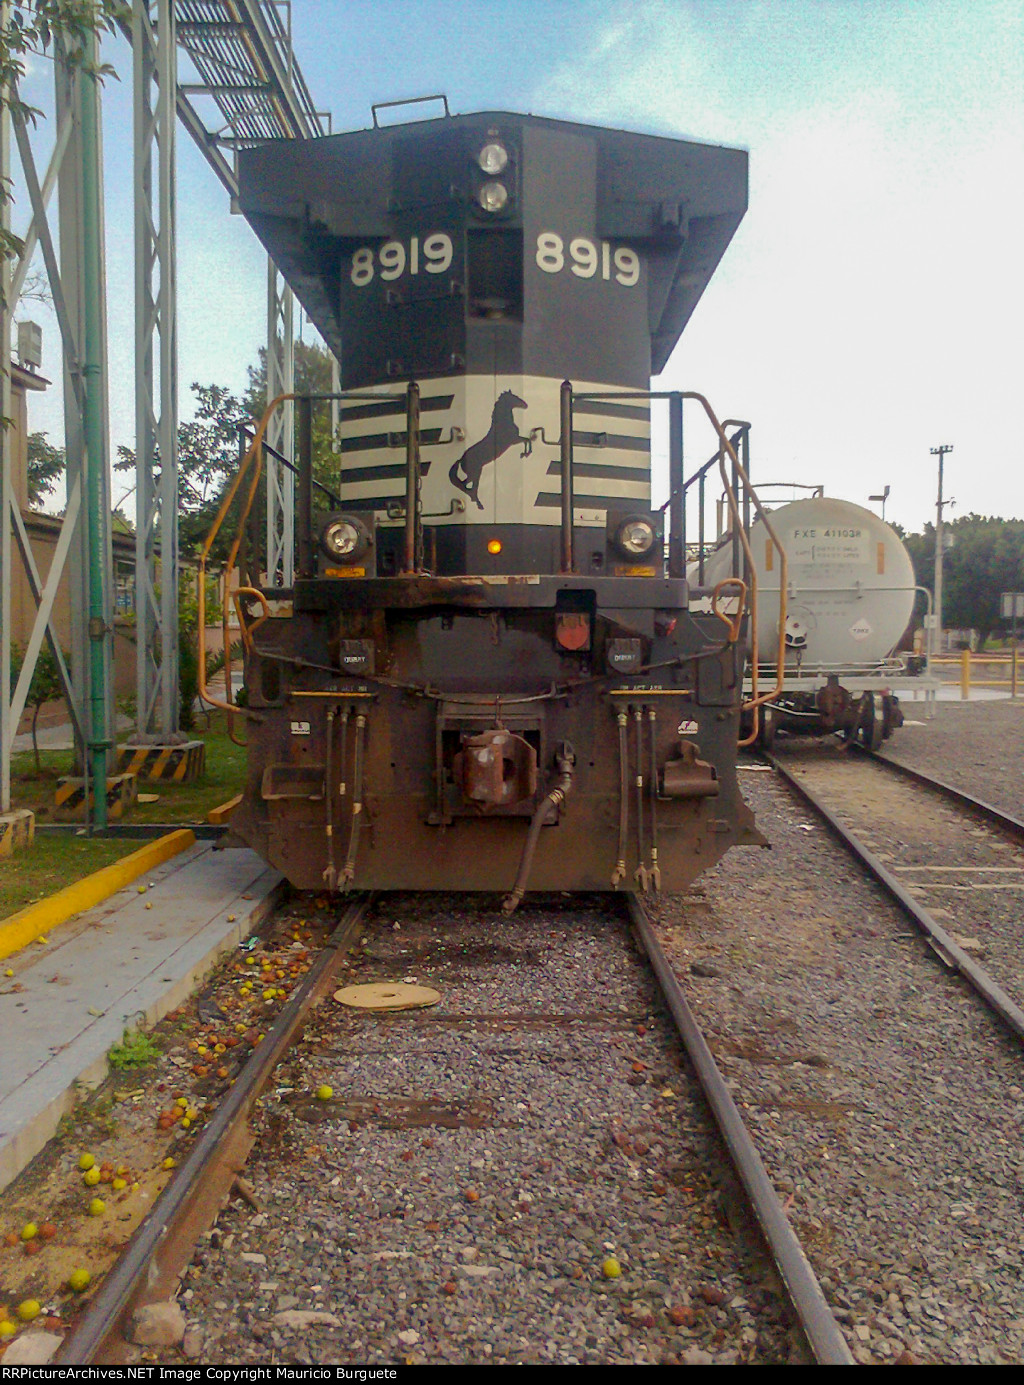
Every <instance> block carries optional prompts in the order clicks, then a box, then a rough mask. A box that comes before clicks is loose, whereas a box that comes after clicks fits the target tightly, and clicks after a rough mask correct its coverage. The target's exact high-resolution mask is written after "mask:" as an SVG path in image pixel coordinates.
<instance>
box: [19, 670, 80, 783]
mask: <svg viewBox="0 0 1024 1385" xmlns="http://www.w3.org/2000/svg"><path fill="white" fill-rule="evenodd" d="M67 660H68V656H67V655H65V662H67ZM23 663H24V656H23V654H22V651H21V649H20V648H19V647H18V646H13V647H12V649H11V694H12V696H13V693H14V689H15V688H16V687H17V686H18V679H19V677H20V676H21V668H22V664H23ZM63 695H64V689H63V687H62V686H61V681H60V673H59V672H58V670H57V660H56V659H55V658H54V657H53V651H52V650H51V648H50V646H49V644H48V643H46V642H44V644H43V646H42V648H41V649H40V651H39V657H38V658H37V659H36V666H35V670H34V671H33V674H32V681H31V683H30V684H29V685H28V697H27V698H26V701H25V705H26V706H27V707H31V708H32V749H33V750H34V751H35V756H36V774H39V773H40V771H41V768H42V766H41V764H40V761H39V742H38V739H37V736H36V728H37V725H38V722H39V712H40V710H41V709H42V707H44V706H45V704H46V703H47V702H56V701H57V699H58V698H59V697H63Z"/></svg>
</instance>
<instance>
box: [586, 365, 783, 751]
mask: <svg viewBox="0 0 1024 1385" xmlns="http://www.w3.org/2000/svg"><path fill="white" fill-rule="evenodd" d="M575 398H577V399H580V400H601V399H614V400H624V399H645V400H651V399H668V400H673V399H693V400H695V401H696V402H697V403H698V404H700V406H701V408H702V409H703V410H704V412H705V414H706V415H707V418H708V421H709V423H710V424H711V426H712V428H713V429H714V430H715V434H716V435H717V437H718V445H719V450H718V466H719V471H720V472H721V475H722V485H723V486H724V488H725V493H726V496H727V498H728V501H729V511H730V514H731V515H732V518H733V523H734V524H735V526H736V530H737V531H738V533H739V537H740V543H741V544H742V547H743V552H744V556H745V557H746V560H747V565H748V568H749V572H748V574H747V575H748V577H749V588H748V591H749V595H750V607H749V609H750V633H751V647H752V648H753V649H754V650H756V649H757V567H756V564H755V562H754V555H753V552H752V550H751V547H750V540H749V538H748V537H747V535H746V533H745V532H744V530H743V526H742V524H741V523H740V513H739V505H738V504H737V501H736V494H735V491H734V490H733V487H732V485H731V484H730V481H729V477H728V475H727V474H726V470H725V455H724V454H725V453H726V452H728V454H729V457H730V458H731V460H732V464H733V469H734V472H735V474H736V475H737V476H739V478H740V479H741V480H742V482H743V485H744V487H745V493H747V494H749V495H750V498H751V499H752V500H753V502H754V508H755V509H756V510H757V514H758V518H759V519H760V520H761V522H762V523H763V524H764V527H765V530H766V531H767V533H768V537H769V539H770V540H771V542H772V545H773V547H774V548H775V549H776V550H777V552H778V555H779V582H780V585H781V587H782V590H781V591H780V593H779V642H778V649H777V659H776V686H775V687H774V688H773V689H772V691H771V692H768V693H760V694H759V693H758V691H757V663H756V660H755V661H752V663H751V668H752V671H753V676H752V680H751V693H752V695H751V697H750V698H749V699H748V700H747V701H746V702H744V703H742V705H741V710H742V711H744V712H749V711H753V712H754V719H753V728H752V730H751V733H750V735H749V736H747V737H746V738H745V739H744V740H741V741H739V742H738V744H739V745H741V746H745V745H752V744H753V742H754V741H755V740H756V738H757V733H758V718H757V709H758V707H760V706H762V705H763V704H764V703H765V702H770V701H772V700H773V699H774V698H776V697H778V695H779V693H781V692H782V687H783V682H784V680H785V673H786V584H787V580H788V575H789V569H788V564H787V561H786V551H785V549H784V548H783V547H782V544H781V543H780V542H779V539H778V535H777V534H776V533H775V529H774V528H773V526H772V524H771V522H770V521H769V519H768V515H767V512H766V510H765V508H764V506H763V505H762V504H761V502H760V500H758V498H757V494H756V492H755V491H754V488H753V486H752V485H751V482H750V477H749V475H748V474H747V470H746V468H745V467H744V466H743V464H742V462H741V461H740V459H739V457H738V456H737V453H736V449H735V448H734V447H733V445H732V442H731V441H730V440H729V438H728V437H727V436H726V434H725V429H724V426H723V425H722V424H721V423H719V421H718V418H717V416H716V414H715V411H714V409H712V407H711V405H710V404H709V403H708V401H707V399H706V398H705V396H704V395H702V394H699V393H698V392H697V391H696V390H616V391H612V392H608V391H602V392H594V391H590V390H588V391H586V392H582V393H580V394H578V395H576V396H575ZM732 421H733V422H738V423H740V424H741V426H743V427H748V426H749V425H748V424H746V423H744V422H743V421H742V420H732ZM709 464H710V463H708V464H705V469H706V466H707V465H709ZM691 479H692V478H691Z"/></svg>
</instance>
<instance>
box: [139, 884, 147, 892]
mask: <svg viewBox="0 0 1024 1385" xmlns="http://www.w3.org/2000/svg"><path fill="white" fill-rule="evenodd" d="M145 893H146V887H145V885H140V886H139V894H145Z"/></svg>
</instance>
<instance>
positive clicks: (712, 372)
mask: <svg viewBox="0 0 1024 1385" xmlns="http://www.w3.org/2000/svg"><path fill="white" fill-rule="evenodd" d="M292 25H293V34H294V48H295V56H296V60H297V62H298V64H299V66H300V67H301V70H302V72H303V75H304V77H305V79H306V83H307V85H308V87H309V88H310V91H311V93H312V95H313V98H314V100H315V102H316V103H317V105H318V106H319V107H320V108H322V109H325V110H328V111H330V113H331V117H332V121H333V128H334V130H335V131H340V130H348V129H357V128H362V127H365V126H367V125H369V124H370V105H371V103H372V102H374V101H382V100H392V99H398V98H406V97H412V96H422V95H427V94H432V93H435V92H444V93H446V94H447V97H448V101H449V105H450V108H451V110H452V112H453V113H466V112H471V111H474V110H480V109H506V110H513V111H525V112H531V113H533V114H536V115H545V116H552V117H556V118H563V119H567V120H576V121H580V122H584V123H592V124H599V125H600V124H607V125H612V126H617V127H620V128H624V129H631V130H637V131H645V132H649V133H654V134H661V135H669V136H678V137H681V138H687V139H696V140H700V141H702V142H707V143H711V144H725V145H732V146H736V147H741V148H744V149H746V150H748V151H749V155H750V199H749V210H748V212H747V214H746V217H745V218H744V220H743V222H742V224H741V225H740V228H739V230H738V232H737V234H736V236H735V237H734V239H733V241H732V243H731V245H730V246H729V249H728V250H727V251H726V254H725V257H724V259H723V260H722V263H721V265H720V266H719V268H718V270H717V272H716V274H715V276H714V277H713V279H712V280H711V283H710V285H709V287H708V289H707V290H706V291H705V294H704V296H703V299H702V300H701V303H700V304H699V306H698V307H697V310H696V312H695V313H694V315H693V317H692V318H691V320H690V323H689V325H688V326H687V328H686V330H685V332H684V334H683V336H682V339H681V341H680V343H679V345H678V346H677V348H676V350H675V352H674V354H673V355H672V357H671V359H670V361H669V363H668V366H667V367H666V370H665V372H664V374H663V376H662V377H660V379H659V380H657V381H656V382H655V387H656V388H672V389H675V388H681V389H694V390H699V391H700V392H701V393H703V394H705V395H707V397H708V398H709V399H710V400H711V402H712V404H713V406H714V407H715V409H716V411H717V412H718V414H719V416H720V417H725V416H729V417H732V418H744V419H747V420H749V421H750V422H751V425H752V430H751V449H752V450H751V458H752V471H753V475H754V479H755V482H756V481H758V480H760V481H762V482H766V481H773V482H792V483H800V484H805V485H818V484H821V485H823V486H824V487H825V490H826V493H827V494H829V495H834V496H839V497H841V498H843V499H847V500H852V501H855V502H856V503H859V504H868V497H869V496H870V495H875V494H879V493H881V492H882V490H883V489H884V487H885V486H889V487H890V495H889V500H888V503H887V505H886V510H885V514H886V518H887V519H889V520H895V521H896V522H898V523H899V524H901V525H903V526H904V528H906V529H907V530H908V531H911V532H914V531H920V530H921V529H922V528H923V526H924V525H925V524H926V523H928V522H931V521H933V520H934V516H935V501H936V483H937V465H936V463H937V459H936V457H934V456H932V455H931V449H932V448H934V447H938V446H939V445H951V446H952V449H953V450H952V452H951V453H950V454H949V455H948V456H947V457H946V459H945V477H946V484H945V496H946V498H947V499H951V500H953V501H955V507H954V508H953V509H952V510H947V512H946V518H947V520H948V519H951V518H952V519H955V518H956V517H957V516H958V515H965V514H968V513H971V512H976V513H980V514H986V515H1000V516H1003V517H1004V518H1011V517H1015V518H1024V434H1022V430H1021V429H1020V427H1019V426H1018V425H1017V423H1016V419H1015V415H1016V412H1017V408H1018V400H1019V396H1020V393H1021V380H1022V368H1021V367H1022V363H1024V362H1022V356H1024V352H1022V349H1021V332H1022V325H1024V257H1022V254H1021V249H1020V246H1021V230H1020V228H1021V226H1022V225H1024V0H630V3H623V0H617V2H615V3H613V0H372V3H365V2H364V0H292ZM103 56H104V59H105V61H107V62H110V63H112V64H113V66H114V67H115V69H116V70H117V72H118V74H119V77H120V80H117V79H114V78H111V79H108V80H107V82H106V84H105V89H104V95H103V101H104V141H105V157H106V236H107V278H108V295H109V300H108V313H109V329H108V331H109V339H110V394H111V398H110V414H111V447H112V451H114V452H116V448H117V445H118V444H119V443H124V444H127V445H128V446H133V445H134V402H133V399H134V396H133V388H134V386H133V365H132V351H133V287H132V277H133V242H132V216H133V213H132V194H131V183H132V177H131V154H132V141H131V69H130V58H129V54H128V49H127V46H126V45H125V44H123V43H122V42H121V41H119V40H114V41H110V42H108V43H107V44H106V45H105V51H104V55H103ZM51 84H52V72H51V70H50V68H49V64H48V63H46V62H45V61H43V60H36V61H34V62H33V63H32V67H31V70H30V73H29V76H28V79H27V81H26V83H25V86H24V92H23V94H24V96H25V99H27V100H29V101H32V102H34V103H35V104H38V105H39V106H40V107H41V108H43V109H44V110H46V109H48V108H49V105H50V97H49V89H50V86H51ZM50 125H51V126H52V121H51V122H50ZM51 140H52V129H47V125H46V122H45V121H44V122H42V124H41V125H40V128H39V130H38V133H37V135H36V136H35V144H36V148H37V159H40V161H41V162H45V152H46V150H47V148H48V144H49V141H51ZM177 148H178V286H179V287H178V292H179V325H178V340H179V379H180V382H181V402H180V414H181V417H182V418H187V417H189V416H190V415H191V412H192V407H193V402H194V401H193V398H192V396H191V393H190V391H189V384H190V382H191V381H199V382H202V383H214V382H215V383H218V384H222V385H225V386H227V387H228V388H230V389H232V390H234V391H235V392H241V391H242V390H243V389H244V387H245V383H246V370H247V367H248V366H249V365H250V364H251V363H252V362H253V361H254V360H255V359H256V355H257V351H258V349H259V346H260V345H261V344H262V342H263V341H264V338H265V331H266V326H265V315H266V307H265V300H266V260H265V256H264V254H263V252H262V250H261V248H260V247H259V245H258V243H257V241H256V238H255V236H254V235H253V234H252V233H251V232H250V231H249V229H248V227H247V226H246V224H245V222H244V220H243V219H242V218H241V217H239V216H237V215H236V216H233V215H232V214H231V213H230V210H229V207H228V199H227V196H226V194H225V193H224V191H223V189H222V187H221V186H220V184H219V183H218V182H217V180H216V178H215V177H214V175H213V174H212V172H211V171H210V170H209V168H208V167H207V165H206V163H205V161H204V160H203V158H202V156H201V154H200V153H199V152H198V150H197V149H196V148H195V147H194V146H193V145H192V143H191V141H190V140H189V138H188V136H187V135H186V134H185V133H184V131H182V130H180V129H179V133H178V146H177ZM16 195H18V192H17V183H16ZM26 220H27V207H26V199H25V198H24V195H23V194H21V195H20V196H19V201H18V205H17V206H16V209H15V218H14V228H15V230H19V229H23V227H24V224H25V222H26ZM19 316H31V317H32V318H34V319H35V320H38V321H40V322H42V324H43V327H44V336H45V348H44V350H45V359H44V373H46V374H48V375H49V377H50V378H51V379H53V380H55V381H57V380H59V378H60V369H59V339H58V333H57V328H56V324H55V322H54V320H53V319H52V315H50V314H48V313H47V311H46V310H45V308H44V307H42V306H41V305H38V304H35V303H33V304H26V305H25V307H24V309H23V310H22V312H21V313H20V314H19ZM303 335H304V336H305V337H306V339H307V340H312V339H315V333H313V331H312V329H311V328H310V327H309V326H308V324H307V325H305V326H304V329H303ZM30 427H32V428H33V429H37V428H42V429H46V430H47V432H48V433H49V434H50V437H51V440H55V441H59V440H60V438H61V434H62V424H61V413H60V402H59V390H57V389H56V388H55V389H53V390H51V391H49V392H48V393H47V395H46V396H45V397H39V396H37V397H34V398H33V402H32V414H31V418H30ZM688 436H695V437H696V438H697V441H696V442H695V443H694V447H695V449H697V450H696V451H695V452H694V454H692V455H690V456H689V457H688V461H690V462H692V463H693V464H694V465H697V464H699V463H700V462H702V461H704V460H705V459H706V457H707V456H708V455H710V453H711V451H712V450H713V447H712V445H711V441H710V435H708V445H707V446H706V447H704V448H703V449H702V448H701V443H700V439H699V434H697V433H696V432H694V433H692V434H691V433H690V431H689V430H688ZM130 484H131V479H130V478H128V479H127V480H126V479H125V477H124V474H123V473H119V474H118V475H116V476H115V478H114V487H113V495H114V499H115V501H116V500H118V499H119V498H120V497H121V495H122V494H123V493H124V492H125V491H126V490H127V489H128V487H129V486H130ZM659 485H661V495H662V496H663V495H664V487H663V485H662V484H661V482H660V477H659V476H658V473H657V471H656V483H655V489H656V493H657V491H658V489H659ZM658 498H661V497H660V496H659V497H658ZM126 508H127V509H128V511H129V513H130V512H131V508H132V507H131V502H130V500H129V501H128V503H127V505H126ZM872 508H875V509H876V510H877V509H878V508H879V506H878V504H877V503H875V504H874V505H873V506H872Z"/></svg>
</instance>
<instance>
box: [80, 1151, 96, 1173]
mask: <svg viewBox="0 0 1024 1385" xmlns="http://www.w3.org/2000/svg"><path fill="white" fill-rule="evenodd" d="M95 1162H96V1160H95V1159H94V1158H93V1157H92V1155H91V1154H83V1155H82V1156H81V1158H80V1159H79V1161H78V1167H79V1168H80V1169H81V1170H82V1172H83V1173H85V1172H86V1170H88V1169H91V1168H92V1166H93V1164H95Z"/></svg>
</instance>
